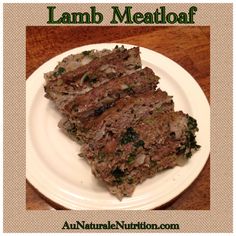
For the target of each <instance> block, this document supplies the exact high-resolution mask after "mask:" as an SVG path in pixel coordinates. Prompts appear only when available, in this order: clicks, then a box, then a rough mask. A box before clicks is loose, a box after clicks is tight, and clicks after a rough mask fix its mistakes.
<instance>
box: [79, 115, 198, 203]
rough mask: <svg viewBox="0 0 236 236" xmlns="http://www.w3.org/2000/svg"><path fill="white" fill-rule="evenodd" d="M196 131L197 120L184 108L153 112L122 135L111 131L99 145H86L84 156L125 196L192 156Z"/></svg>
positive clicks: (119, 195) (110, 186)
mask: <svg viewBox="0 0 236 236" xmlns="http://www.w3.org/2000/svg"><path fill="white" fill-rule="evenodd" d="M197 130H198V128H197V123H196V120H195V119H193V118H192V117H190V116H188V115H187V114H184V113H183V112H182V111H179V112H174V111H170V112H158V113H153V114H151V115H148V116H145V117H143V118H142V119H141V120H139V121H138V122H137V123H136V124H133V125H132V126H130V127H127V128H124V129H122V130H120V132H119V135H117V134H116V136H113V134H112V133H109V134H108V136H109V138H108V137H104V138H102V139H101V140H100V141H99V143H102V144H103V145H102V146H100V147H99V148H94V146H93V145H90V144H87V145H84V146H83V153H82V155H83V156H84V157H86V158H87V159H88V161H89V163H90V165H91V167H92V171H93V174H94V175H95V176H96V177H97V178H98V179H100V180H102V181H103V182H104V183H105V184H106V186H107V187H108V189H109V191H110V192H111V193H112V194H114V195H115V196H116V197H117V198H119V199H122V198H123V197H124V196H131V195H132V193H133V191H134V189H135V187H136V185H137V184H139V183H141V182H143V181H144V180H145V179H147V178H149V177H152V176H154V175H155V174H156V173H157V172H158V171H161V170H163V169H167V168H171V167H174V166H176V165H177V164H178V159H179V158H186V157H187V158H189V157H190V156H191V155H192V153H193V152H194V151H196V150H197V149H198V148H199V145H197V143H196V140H195V132H196V131H197ZM103 139H104V140H103Z"/></svg>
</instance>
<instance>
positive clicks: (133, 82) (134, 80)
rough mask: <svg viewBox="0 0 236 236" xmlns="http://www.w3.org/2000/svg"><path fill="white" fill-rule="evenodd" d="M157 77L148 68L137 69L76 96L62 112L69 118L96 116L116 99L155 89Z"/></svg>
mask: <svg viewBox="0 0 236 236" xmlns="http://www.w3.org/2000/svg"><path fill="white" fill-rule="evenodd" d="M158 80H159V77H158V76H156V75H155V74H154V72H153V71H152V70H151V69H150V68H147V67H146V68H144V69H142V70H138V71H136V72H134V73H132V74H129V75H126V76H122V77H119V78H117V79H113V80H110V81H108V82H107V83H104V84H103V86H99V87H97V88H94V89H92V90H90V91H89V92H87V93H86V94H83V95H78V96H76V97H75V98H74V99H73V100H71V101H70V102H69V103H68V104H66V105H65V108H64V113H65V114H67V115H68V116H70V117H71V118H74V119H75V118H78V119H81V120H83V119H87V118H88V117H89V116H98V115H100V114H102V113H103V112H104V111H105V110H106V109H108V108H109V107H111V106H113V105H114V104H115V102H116V101H117V100H119V99H120V98H122V97H125V96H128V95H138V94H141V93H145V92H148V91H155V89H156V86H157V84H158Z"/></svg>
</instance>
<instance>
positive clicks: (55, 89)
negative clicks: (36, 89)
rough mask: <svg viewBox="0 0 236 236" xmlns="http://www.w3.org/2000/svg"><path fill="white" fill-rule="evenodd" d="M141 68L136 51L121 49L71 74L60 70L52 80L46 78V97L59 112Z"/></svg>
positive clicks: (137, 49)
mask: <svg viewBox="0 0 236 236" xmlns="http://www.w3.org/2000/svg"><path fill="white" fill-rule="evenodd" d="M87 53H89V52H87ZM60 68H62V69H60ZM140 68H141V59H140V55H139V48H138V47H134V48H131V49H129V50H127V49H125V48H124V47H120V48H117V49H115V50H113V51H112V53H109V54H107V55H104V56H101V57H97V58H95V59H94V60H92V61H91V62H89V63H88V64H86V65H83V66H79V67H78V68H76V69H75V70H72V71H68V72H66V71H65V68H63V67H59V68H58V71H57V74H55V73H54V74H55V76H52V77H50V76H49V77H48V76H46V85H45V87H44V89H45V93H46V94H45V96H46V97H47V98H48V99H51V100H53V101H54V103H55V104H56V107H57V108H59V110H60V108H61V107H64V105H65V104H66V103H67V102H68V101H70V100H71V99H73V97H74V96H75V95H78V94H84V93H86V92H88V91H90V90H91V89H92V88H95V87H98V86H100V85H101V84H103V83H105V82H107V81H109V80H111V79H115V78H118V77H120V76H124V75H127V74H131V73H132V72H134V71H136V70H137V69H140Z"/></svg>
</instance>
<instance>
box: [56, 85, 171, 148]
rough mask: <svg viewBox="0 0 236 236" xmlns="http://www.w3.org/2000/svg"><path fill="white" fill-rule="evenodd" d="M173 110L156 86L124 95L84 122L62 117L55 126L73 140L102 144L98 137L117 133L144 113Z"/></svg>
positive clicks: (165, 94) (143, 115)
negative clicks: (149, 89)
mask: <svg viewBox="0 0 236 236" xmlns="http://www.w3.org/2000/svg"><path fill="white" fill-rule="evenodd" d="M173 110H174V104H173V101H172V97H171V96H168V95H167V93H166V92H163V91H161V90H160V89H158V90H157V91H149V92H147V93H145V94H142V95H140V96H131V97H129V96H128V97H124V98H122V99H120V100H119V101H118V102H117V103H116V105H115V106H113V107H111V108H110V109H108V110H106V111H105V112H104V113H103V114H101V115H100V116H98V117H91V118H90V119H87V120H86V122H80V121H78V120H77V119H70V118H64V119H62V120H61V121H60V123H59V127H60V128H61V129H62V130H63V131H64V132H65V133H67V134H68V135H69V136H70V137H71V138H73V139H74V140H76V141H82V142H89V141H90V140H91V142H92V143H93V145H102V142H100V139H101V138H104V137H105V139H106V136H107V134H109V133H112V134H113V135H114V134H116V133H119V132H120V131H121V130H123V129H125V128H126V127H129V125H130V124H132V123H135V122H137V121H138V120H139V119H141V118H142V117H145V116H147V115H148V114H152V113H158V112H167V111H173ZM105 139H103V141H104V142H106V141H105Z"/></svg>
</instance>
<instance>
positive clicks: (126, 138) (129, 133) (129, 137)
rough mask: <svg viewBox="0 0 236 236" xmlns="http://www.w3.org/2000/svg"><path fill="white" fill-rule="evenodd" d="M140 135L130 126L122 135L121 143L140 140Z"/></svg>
mask: <svg viewBox="0 0 236 236" xmlns="http://www.w3.org/2000/svg"><path fill="white" fill-rule="evenodd" d="M138 138H139V135H138V134H137V133H136V132H135V131H134V129H133V128H132V127H129V128H127V129H126V132H125V133H124V134H123V135H122V137H121V140H120V143H121V144H122V145H124V144H127V143H130V142H135V141H136V140H138Z"/></svg>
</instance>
